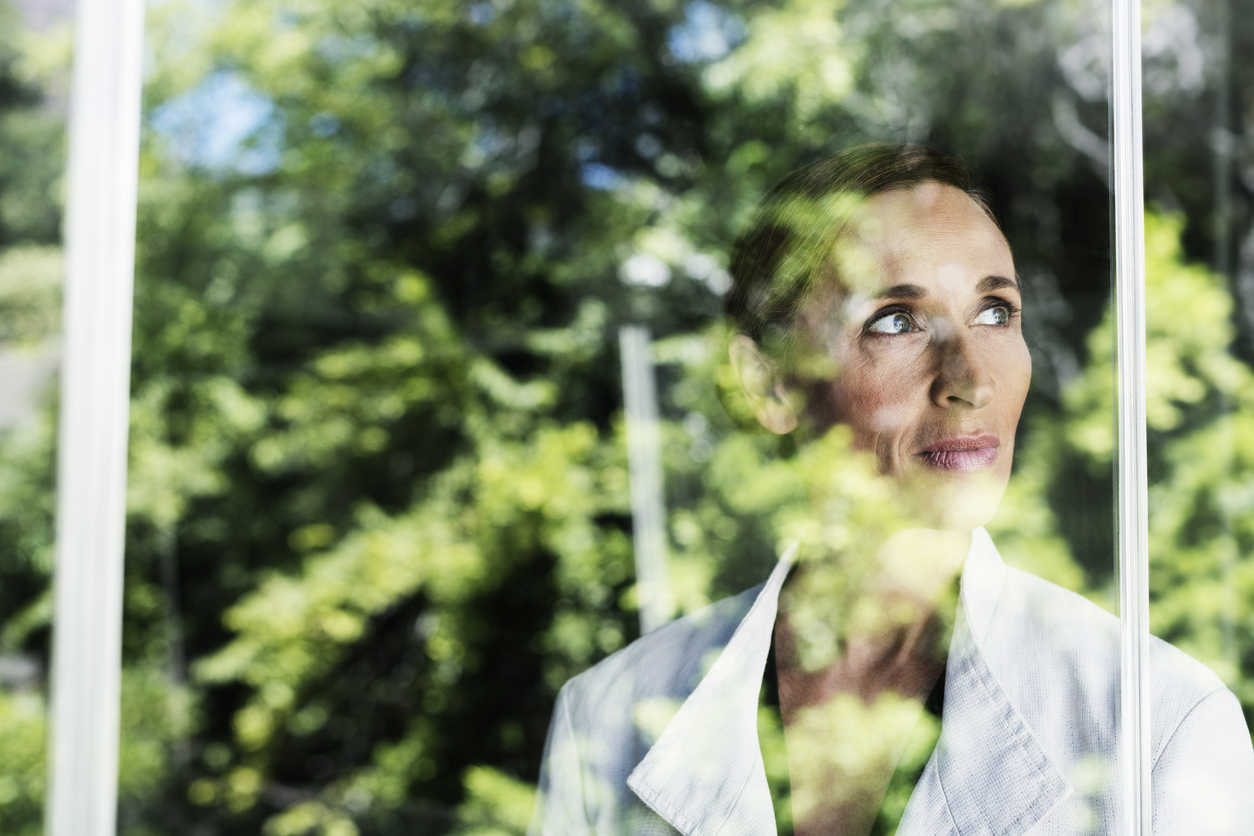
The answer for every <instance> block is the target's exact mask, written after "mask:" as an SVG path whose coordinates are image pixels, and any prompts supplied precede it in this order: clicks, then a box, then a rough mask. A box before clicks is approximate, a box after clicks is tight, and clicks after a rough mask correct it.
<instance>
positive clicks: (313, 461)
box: [0, 0, 1254, 836]
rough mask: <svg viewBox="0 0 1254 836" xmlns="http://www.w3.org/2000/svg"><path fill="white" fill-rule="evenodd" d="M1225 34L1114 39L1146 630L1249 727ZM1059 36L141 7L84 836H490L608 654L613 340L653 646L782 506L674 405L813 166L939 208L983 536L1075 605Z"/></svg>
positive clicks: (25, 597)
mask: <svg viewBox="0 0 1254 836" xmlns="http://www.w3.org/2000/svg"><path fill="white" fill-rule="evenodd" d="M6 2H11V0H0V380H2V381H4V386H5V387H6V391H5V394H4V396H3V398H2V399H0V400H3V401H4V403H3V404H0V422H3V425H4V427H5V429H4V430H3V433H2V434H0V579H2V580H0V751H3V752H4V758H3V761H2V762H0V831H3V832H4V833H6V834H34V833H38V832H40V830H41V819H42V804H43V802H42V797H43V791H44V770H43V763H44V746H45V733H46V727H45V718H46V693H47V692H46V686H47V683H46V672H47V669H48V659H47V654H48V646H49V631H50V624H49V622H50V616H51V601H50V595H49V588H50V587H49V582H50V572H51V565H52V530H53V526H52V510H53V506H54V493H53V490H54V487H53V465H54V457H55V408H56V405H55V386H54V383H55V380H54V378H52V377H49V374H50V370H52V369H54V368H55V363H56V346H57V331H58V328H59V281H60V274H61V269H62V265H61V250H60V217H61V211H62V205H61V204H62V195H63V192H64V185H63V182H62V173H63V167H64V156H65V111H66V97H67V95H68V89H67V88H68V66H69V61H70V57H71V55H70V53H71V42H72V35H71V31H70V28H69V25H68V20H67V18H66V17H65V10H64V9H63V8H60V9H59V11H58V9H53V11H51V12H49V11H48V10H47V8H45V7H44V6H42V5H40V4H38V3H35V2H33V0H28V1H27V2H26V3H24V6H25V8H24V9H19V8H18V7H16V6H11V5H6ZM1242 11H1243V9H1242V8H1241V7H1239V6H1238V7H1232V8H1229V7H1228V6H1226V5H1223V6H1221V5H1220V4H1219V3H1218V2H1213V1H1212V2H1208V3H1203V2H1201V0H1188V2H1175V3H1173V2H1164V0H1148V2H1147V3H1146V5H1145V8H1144V15H1145V23H1146V35H1145V56H1146V66H1145V85H1146V123H1145V135H1146V172H1147V191H1148V197H1149V200H1150V208H1151V214H1150V217H1149V218H1148V221H1147V224H1148V266H1149V283H1150V295H1149V331H1150V357H1151V373H1150V381H1149V386H1150V411H1149V416H1150V430H1151V433H1150V439H1151V469H1150V476H1151V482H1152V487H1151V504H1152V510H1151V526H1152V538H1153V546H1152V562H1153V576H1152V585H1153V590H1152V596H1153V603H1152V607H1153V619H1152V623H1153V629H1154V631H1155V632H1156V633H1157V634H1159V635H1162V636H1163V637H1165V638H1167V639H1169V640H1171V641H1173V642H1175V643H1177V644H1178V645H1180V646H1181V647H1183V648H1184V649H1185V650H1187V651H1188V652H1190V653H1192V654H1194V655H1195V656H1197V657H1198V658H1200V659H1202V660H1203V661H1205V662H1206V663H1207V664H1209V665H1211V666H1212V667H1213V668H1214V669H1215V670H1216V671H1217V672H1218V673H1219V674H1220V675H1221V676H1222V677H1223V678H1224V679H1225V681H1226V682H1227V683H1228V684H1229V685H1230V686H1231V687H1232V688H1233V689H1234V690H1235V691H1236V693H1237V694H1238V696H1239V697H1240V698H1241V700H1242V703H1243V704H1244V705H1245V707H1246V711H1247V716H1249V715H1250V713H1251V712H1254V606H1252V605H1254V561H1252V560H1251V559H1250V554H1251V548H1252V547H1254V518H1252V516H1251V511H1252V510H1254V373H1252V371H1251V366H1250V361H1251V359H1252V358H1254V342H1252V341H1251V335H1252V334H1254V237H1250V236H1251V224H1252V222H1254V218H1252V217H1251V214H1250V207H1251V205H1252V202H1251V197H1252V196H1254V191H1252V190H1254V167H1250V159H1251V143H1250V140H1249V138H1248V137H1247V135H1246V123H1247V121H1248V115H1247V114H1250V113H1254V110H1251V107H1252V106H1254V102H1251V93H1254V86H1252V85H1251V83H1250V78H1249V77H1250V75H1251V74H1252V73H1254V48H1252V47H1254V44H1251V41H1252V40H1254V25H1252V21H1254V15H1249V14H1243V13H1242ZM1106 23H1107V19H1106V9H1105V6H1104V5H1103V4H1101V3H1097V2H1088V1H1087V0H1001V1H1000V2H994V1H993V0H979V2H975V0H946V2H937V1H936V0H897V1H896V2H892V3H888V2H883V0H773V1H772V2H749V1H748V0H718V1H717V2H716V1H715V0H689V2H683V0H615V2H609V0H493V1H492V2H488V1H487V0H484V1H483V2H464V1H463V0H406V2H400V0H351V2H350V1H349V0H287V2H276V1H275V0H247V1H246V2H245V0H235V2H232V0H163V1H162V2H155V3H153V4H151V5H150V6H149V20H148V33H149V35H148V38H149V43H148V50H149V51H148V55H147V63H146V67H147V69H146V73H147V86H146V92H145V100H144V102H145V103H144V120H145V123H144V124H145V138H144V145H143V151H142V160H141V185H140V207H139V232H138V245H139V246H138V265H137V271H138V272H137V279H136V307H135V334H134V365H133V381H132V402H131V442H130V443H131V448H130V449H131V453H130V488H129V523H128V528H127V579H126V609H125V635H124V656H125V670H124V680H123V681H124V692H123V716H122V723H123V732H122V766H121V802H120V812H119V817H120V818H119V821H120V828H121V832H122V833H124V834H126V835H127V836H140V835H141V834H167V833H169V834H173V833H178V834H194V836H212V835H213V834H228V833H230V834H235V833H239V834H252V833H257V834H267V836H299V834H315V833H316V834H326V836H352V835H353V834H380V836H382V835H383V834H402V833H404V834H409V835H410V836H412V834H423V833H432V834H439V833H461V834H480V836H486V834H511V833H520V832H522V831H523V830H524V829H525V825H526V821H527V819H528V818H529V815H530V809H531V798H532V792H533V790H532V785H533V784H534V781H535V778H536V773H537V770H538V766H539V760H540V754H541V751H542V747H543V743H544V736H545V732H546V729H547V724H548V716H549V711H550V710H551V707H552V702H553V698H554V695H555V694H556V691H557V689H558V688H559V687H560V686H561V684H562V683H563V682H564V681H565V680H566V679H567V678H568V677H570V676H571V675H573V674H575V673H577V672H579V671H581V670H583V669H585V668H586V667H587V666H589V665H591V664H593V663H595V662H596V661H597V660H598V659H600V658H603V657H604V656H605V655H606V654H608V653H611V652H613V651H614V650H616V649H618V648H620V647H622V646H623V645H624V644H626V643H627V642H629V641H631V640H632V639H633V638H634V637H635V636H636V635H638V626H637V614H636V611H635V603H634V601H635V598H634V589H633V576H634V568H633V558H632V548H631V516H630V508H629V505H628V495H627V486H628V481H627V469H626V450H625V442H624V432H623V419H622V390H621V384H620V372H619V358H618V342H617V333H618V328H619V327H620V326H621V325H624V324H629V323H642V324H647V325H648V326H649V327H650V328H651V329H652V331H653V333H654V336H655V337H656V338H657V342H656V344H655V361H656V363H657V372H658V378H659V386H660V394H661V409H662V413H663V415H664V418H665V425H664V427H663V438H664V448H665V449H664V460H665V469H666V484H667V489H666V501H667V507H668V512H669V531H668V534H669V540H670V548H671V575H672V584H673V588H674V592H675V595H676V598H677V600H678V602H679V606H680V610H681V611H685V612H686V611H692V610H694V609H696V608H698V607H700V606H702V605H703V604H704V603H706V602H708V601H709V600H712V599H715V598H718V597H722V596H724V595H727V594H732V593H735V592H738V591H740V590H741V589H743V588H745V587H747V586H749V585H751V584H753V583H755V582H757V581H758V580H759V579H760V578H761V577H762V575H763V574H764V573H765V572H766V571H767V569H768V567H769V566H770V565H771V564H772V562H773V559H774V557H773V556H774V554H775V550H776V546H777V540H778V537H779V533H778V529H777V520H778V517H779V513H780V509H781V508H785V507H786V506H788V504H789V503H791V502H793V501H794V500H796V499H797V498H798V495H799V493H798V492H799V490H800V488H799V485H798V483H797V482H796V480H795V479H792V478H791V476H790V472H789V469H788V468H787V467H786V466H785V464H786V462H787V460H788V458H789V457H790V455H791V454H792V451H791V450H790V449H788V447H787V444H786V443H784V444H783V445H781V444H779V443H776V442H775V441H774V440H773V439H767V438H765V437H764V436H762V435H754V434H744V433H738V432H736V431H735V430H734V429H733V423H732V420H731V419H730V418H729V416H728V414H727V412H726V410H725V409H724V407H723V405H722V404H721V403H720V397H719V387H718V385H717V383H718V378H719V375H720V374H721V373H722V372H721V363H720V359H719V358H720V356H721V352H722V342H721V341H722V334H721V331H720V326H719V323H718V312H719V293H720V292H721V291H722V290H723V289H724V288H725V286H726V282H727V275H726V272H725V268H726V263H727V251H728V246H729V244H730V241H731V239H732V237H733V236H734V234H735V231H736V229H737V228H738V226H739V224H740V223H741V222H742V221H743V219H744V218H745V217H746V216H747V214H748V212H749V211H750V210H751V208H752V207H753V205H754V203H755V202H756V201H757V199H758V198H759V197H760V196H761V195H762V193H763V192H764V191H765V190H766V189H767V188H769V186H770V185H771V184H773V183H774V182H775V181H776V180H777V179H778V178H780V177H781V176H782V175H784V174H785V173H787V172H788V171H789V170H791V169H793V168H795V167H796V166H798V165H801V164H804V163H806V162H809V161H811V160H813V159H816V158H818V157H819V156H822V155H825V154H827V153H830V152H832V151H833V150H836V149H838V148H841V147H844V146H847V145H851V144H855V143H859V142H865V141H868V140H876V139H894V140H911V141H924V142H930V143H934V144H937V145H939V146H940V147H942V148H945V149H947V150H950V151H953V152H956V153H958V154H960V155H962V156H963V157H965V158H966V159H967V160H968V161H969V162H971V163H972V164H973V165H974V166H975V167H976V168H977V169H978V170H979V171H980V173H981V176H982V178H983V182H984V185H985V187H986V188H987V190H988V191H989V192H990V193H991V195H992V201H993V204H994V206H995V208H996V210H997V212H998V214H999V216H1000V217H1001V219H1002V221H1003V224H1004V226H1005V228H1006V230H1007V234H1008V236H1009V238H1010V240H1011V243H1012V246H1013V248H1014V251H1015V254H1016V260H1017V264H1018V268H1019V271H1020V274H1021V277H1022V279H1023V282H1024V285H1025V288H1026V291H1027V303H1026V306H1025V308H1026V310H1025V327H1026V330H1027V334H1028V339H1029V342H1030V344H1031V346H1032V349H1033V353H1034V362H1035V378H1034V388H1033V391H1032V393H1031V395H1030V398H1029V405H1028V409H1027V411H1026V413H1025V418H1024V422H1023V426H1022V428H1021V432H1020V439H1021V440H1020V451H1019V456H1018V462H1017V470H1016V474H1015V477H1014V481H1013V483H1012V486H1011V489H1010V492H1009V494H1008V496H1007V499H1006V501H1005V503H1004V504H1003V508H1002V511H1001V512H1000V514H999V516H998V518H997V519H996V521H995V522H994V524H993V525H992V526H990V528H991V529H992V530H993V534H994V537H995V538H996V540H997V542H998V544H999V546H1000V547H1001V548H1002V551H1003V553H1004V554H1005V555H1006V557H1007V559H1008V560H1009V561H1010V562H1012V563H1014V564H1017V565H1020V566H1023V567H1025V568H1028V569H1030V570H1031V571H1035V572H1037V573H1039V574H1042V575H1044V576H1046V577H1048V578H1050V579H1052V580H1055V581H1057V582H1059V583H1062V584H1064V585H1066V586H1069V587H1071V588H1074V589H1077V590H1080V591H1082V592H1084V593H1085V594H1088V595H1090V596H1091V597H1093V598H1094V599H1095V600H1098V601H1099V602H1102V603H1104V604H1106V605H1107V606H1109V601H1110V600H1111V598H1110V589H1111V584H1112V577H1113V558H1112V542H1113V541H1112V533H1111V532H1112V489H1111V477H1110V474H1111V456H1112V429H1113V415H1112V390H1111V378H1112V371H1113V368H1112V361H1111V355H1110V345H1111V330H1110V324H1109V318H1108V311H1107V300H1108V297H1109V293H1108V289H1109V282H1110V263H1109V223H1110V221H1109V211H1108V207H1109V202H1108V201H1109V198H1108V192H1107V186H1106V177H1107V175H1106V166H1107V154H1108V147H1107V140H1106V136H1107V122H1106V120H1107V105H1106V86H1105V85H1106V80H1105V79H1106V61H1105V39H1106V35H1105V34H1104V32H1105V26H1106ZM1221 33H1223V35H1222V36H1221ZM40 381H43V382H42V383H40ZM724 382H725V381H724ZM32 392H34V393H39V392H42V394H38V396H37V397H36V396H35V395H32V394H31V393H32ZM32 398H33V400H32ZM28 402H29V403H32V404H38V408H37V409H35V410H34V411H32V410H31V409H27V408H25V407H24V406H23V404H26V403H28Z"/></svg>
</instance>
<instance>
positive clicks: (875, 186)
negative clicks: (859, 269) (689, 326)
mask: <svg viewBox="0 0 1254 836" xmlns="http://www.w3.org/2000/svg"><path fill="white" fill-rule="evenodd" d="M924 183H941V184H943V185H946V186H953V187H954V188H956V189H958V190H960V191H962V192H963V193H964V194H966V195H967V196H968V197H970V198H971V199H972V200H974V201H975V202H976V204H977V205H979V207H980V208H981V209H983V210H984V212H985V213H986V214H987V215H988V216H989V218H990V219H992V220H993V223H994V224H996V223H997V219H996V218H995V217H994V216H993V212H992V210H991V209H990V208H989V204H988V200H987V198H986V197H985V195H984V193H983V192H981V191H980V190H979V189H978V188H977V187H976V182H975V175H974V173H973V172H972V170H971V169H970V168H969V167H968V166H967V165H966V163H964V162H963V161H962V160H960V159H958V158H957V157H951V156H949V155H946V154H943V153H941V152H939V151H935V150H933V149H931V148H927V147H925V146H922V145H907V144H900V143H876V144H872V145H859V146H857V147H854V148H848V149H846V150H844V151H841V152H839V153H837V154H834V155H832V156H830V157H827V158H826V159H822V160H819V161H818V162H815V163H811V164H810V165H808V166H805V167H804V168H800V169H798V170H796V171H794V172H793V173H792V174H789V175H788V176H787V177H785V178H784V179H783V181H782V182H780V183H779V185H777V186H775V188H773V189H771V191H770V192H768V193H767V195H766V197H764V198H763V199H762V202H761V203H760V204H759V205H758V209H757V211H756V212H755V213H754V216H753V217H752V218H751V219H750V221H749V223H748V224H746V226H745V227H744V229H742V230H741V232H740V234H739V235H738V236H737V237H736V241H735V243H734V244H733V245H732V255H731V276H732V287H731V289H730V290H729V291H728V292H727V295H726V297H724V302H723V310H724V313H725V314H726V315H727V317H728V319H729V320H730V322H731V324H732V326H733V327H734V328H735V329H737V330H738V331H739V332H740V333H742V334H745V335H747V336H749V337H751V338H752V339H753V340H754V341H755V342H757V343H758V344H759V345H762V346H763V347H764V348H765V349H767V350H768V351H769V350H772V348H773V347H782V345H784V344H786V342H785V341H786V340H787V337H788V335H789V333H790V332H791V331H792V329H793V325H794V323H795V320H796V317H797V315H798V313H799V311H800V309H801V307H802V306H803V304H804V303H805V301H806V299H807V298H809V295H810V294H811V292H812V291H814V290H815V289H817V288H818V287H821V286H828V285H829V283H833V282H840V281H841V277H840V276H839V275H837V274H836V270H835V264H834V259H833V258H832V254H833V251H834V248H835V246H836V244H837V243H838V240H839V238H840V236H841V234H842V233H843V232H844V229H845V227H846V226H847V225H848V223H849V221H850V219H851V217H852V216H853V213H854V211H855V210H856V209H857V207H858V206H859V205H861V204H862V203H863V202H865V201H866V200H867V199H868V198H871V197H874V196H875V195H878V194H882V193H884V192H888V191H893V190H895V189H910V188H914V187H916V186H919V185H922V184H924ZM999 228H1000V226H999Z"/></svg>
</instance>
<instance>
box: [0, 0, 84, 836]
mask: <svg viewBox="0 0 1254 836" xmlns="http://www.w3.org/2000/svg"><path fill="white" fill-rule="evenodd" d="M70 42H71V37H70V30H69V26H68V18H67V10H66V9H65V8H63V7H60V6H53V5H52V4H45V3H29V4H26V3H24V4H18V5H16V6H15V5H11V4H9V3H0V148H2V149H3V151H0V391H2V392H3V397H0V573H3V583H0V741H3V746H4V748H5V751H6V752H7V753H8V754H7V755H6V757H5V758H4V762H3V764H0V821H3V822H4V828H5V830H6V831H12V832H13V833H20V834H37V833H41V832H42V825H43V817H44V816H43V812H44V810H43V796H44V786H45V747H46V746H47V738H46V735H47V708H48V705H47V697H48V690H47V671H48V663H49V657H48V653H49V636H50V631H49V622H50V619H51V616H52V594H51V573H52V551H53V519H54V509H55V506H56V497H55V494H54V489H53V482H54V457H55V453H56V450H55V445H56V410H55V403H54V395H55V383H56V372H57V369H58V364H59V350H58V344H59V337H60V330H61V278H62V272H63V259H62V247H61V243H62V242H61V213H62V205H61V199H60V194H61V180H62V177H63V174H64V170H65V154H66V149H65V132H66V117H67V113H66V110H67V102H66V98H65V97H66V90H67V88H68V86H69V58H70Z"/></svg>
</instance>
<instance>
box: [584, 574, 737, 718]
mask: <svg viewBox="0 0 1254 836" xmlns="http://www.w3.org/2000/svg"><path fill="white" fill-rule="evenodd" d="M761 589H762V585H761V584H759V585H758V586H755V587H753V588H752V589H747V590H745V591H744V592H742V593H740V594H739V595H735V596H732V597H730V598H724V599H723V600H721V601H717V602H715V603H713V604H710V605H709V606H706V607H703V608H702V609H699V610H697V611H695V612H693V613H690V614H688V615H685V616H684V617H682V618H678V619H676V620H674V621H671V622H669V623H668V624H665V625H663V626H661V627H658V628H657V629H655V630H653V631H652V632H649V633H647V634H645V635H643V636H641V637H640V638H638V639H636V640H635V641H634V642H632V643H631V644H629V645H627V647H624V648H623V649H621V650H619V651H617V652H615V653H612V654H610V655H609V656H607V657H606V658H605V659H603V660H601V661H600V662H599V663H597V664H596V665H593V666H592V667H591V668H589V669H588V670H586V671H584V672H583V673H581V674H579V675H577V676H575V677H572V678H571V680H570V681H569V682H567V683H566V685H565V686H564V687H563V689H562V690H563V691H564V692H566V699H567V700H569V701H571V702H572V703H573V704H574V705H576V706H577V705H580V704H586V705H590V706H597V705H599V706H600V709H599V710H602V711H603V710H604V709H605V707H606V706H607V703H608V704H613V703H621V704H625V705H626V704H637V703H639V702H640V701H641V700H647V699H650V698H663V699H672V700H674V699H677V700H680V701H682V700H683V699H685V698H686V697H687V696H688V694H690V693H692V690H693V689H694V688H695V687H696V686H697V684H698V683H699V682H700V680H701V677H702V676H703V675H704V674H705V672H706V671H708V670H709V668H710V665H711V664H713V662H714V659H716V658H717V657H718V654H719V653H720V652H721V651H722V649H723V648H724V647H725V646H726V645H727V642H728V641H730V640H731V637H732V634H734V633H735V632H736V628H737V627H739V626H740V622H741V621H742V620H743V619H744V617H745V615H746V614H747V613H748V611H749V609H750V607H752V606H753V602H754V600H755V599H756V598H757V596H758V593H759V592H760V591H761Z"/></svg>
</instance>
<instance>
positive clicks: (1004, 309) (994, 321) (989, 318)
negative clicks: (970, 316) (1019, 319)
mask: <svg viewBox="0 0 1254 836" xmlns="http://www.w3.org/2000/svg"><path fill="white" fill-rule="evenodd" d="M975 324H976V325H1009V324H1010V307H1009V306H1008V305H996V306H994V307H991V308H985V309H984V310H982V311H980V314H979V316H977V317H976V318H975Z"/></svg>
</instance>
